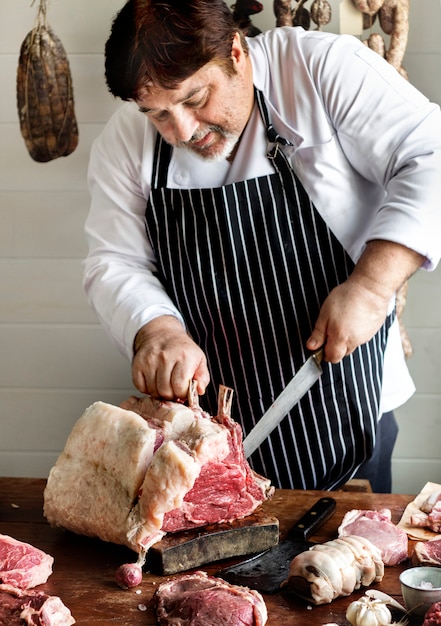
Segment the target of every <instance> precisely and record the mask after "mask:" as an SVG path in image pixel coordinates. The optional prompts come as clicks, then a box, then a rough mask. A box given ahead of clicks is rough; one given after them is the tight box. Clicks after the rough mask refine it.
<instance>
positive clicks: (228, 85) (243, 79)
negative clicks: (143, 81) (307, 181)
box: [136, 37, 254, 160]
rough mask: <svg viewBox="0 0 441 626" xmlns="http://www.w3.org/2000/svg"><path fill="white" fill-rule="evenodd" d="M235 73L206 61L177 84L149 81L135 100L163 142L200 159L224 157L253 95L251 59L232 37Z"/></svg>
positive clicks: (245, 118) (230, 149)
mask: <svg viewBox="0 0 441 626" xmlns="http://www.w3.org/2000/svg"><path fill="white" fill-rule="evenodd" d="M232 55H233V56H232V58H233V63H234V68H235V74H233V75H232V76H229V75H227V74H226V73H225V70H224V69H223V68H222V67H220V66H219V65H217V64H215V63H209V64H207V65H205V66H204V67H202V68H201V69H200V70H199V71H197V72H196V73H195V74H193V75H192V76H190V78H187V79H186V80H184V81H183V82H182V83H180V84H179V86H178V87H177V88H176V89H164V88H162V87H156V86H151V87H149V88H148V90H147V89H146V90H144V91H143V92H142V94H141V96H140V99H138V100H137V101H136V102H137V104H138V107H139V110H140V111H141V113H144V114H146V115H147V117H148V118H149V120H150V121H151V122H152V123H153V124H154V126H155V127H156V129H157V130H158V132H159V133H160V134H161V135H162V137H163V138H164V139H165V141H167V143H169V144H171V145H172V146H175V147H177V148H182V149H187V150H191V151H192V152H194V153H195V154H196V155H198V156H199V157H201V158H202V159H208V160H221V159H226V158H228V157H229V156H230V155H231V154H232V153H233V152H234V149H235V146H236V145H237V143H238V141H239V138H240V136H241V134H242V132H243V130H244V128H245V126H246V124H247V122H248V119H249V117H250V114H251V110H252V107H253V101H254V89H253V81H252V71H251V63H250V60H249V58H248V56H247V55H246V54H245V52H244V51H243V49H242V47H241V45H240V40H239V38H238V37H237V40H235V42H234V44H233V48H232Z"/></svg>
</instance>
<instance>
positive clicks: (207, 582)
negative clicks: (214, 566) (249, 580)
mask: <svg viewBox="0 0 441 626" xmlns="http://www.w3.org/2000/svg"><path fill="white" fill-rule="evenodd" d="M154 603H155V611H156V617H157V620H158V623H159V624H161V625H162V626H173V625H175V626H177V625H178V624H179V626H208V625H209V626H264V625H265V624H266V622H267V619H268V614H267V608H266V605H265V602H264V599H263V597H262V596H261V595H260V593H259V592H258V591H254V590H251V589H248V588H247V587H240V586H238V585H232V584H230V583H227V582H226V581H224V580H222V579H220V578H215V577H214V576H208V574H207V573H206V572H203V571H197V572H194V573H193V574H182V575H180V576H177V577H176V578H173V579H171V580H168V581H166V582H164V583H162V584H161V585H160V586H159V587H158V589H157V590H156V592H155V595H154Z"/></svg>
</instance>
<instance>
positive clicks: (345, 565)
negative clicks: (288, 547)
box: [282, 536, 384, 605]
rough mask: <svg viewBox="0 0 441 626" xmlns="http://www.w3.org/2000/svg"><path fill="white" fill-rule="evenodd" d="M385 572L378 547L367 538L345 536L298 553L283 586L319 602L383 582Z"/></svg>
mask: <svg viewBox="0 0 441 626" xmlns="http://www.w3.org/2000/svg"><path fill="white" fill-rule="evenodd" d="M383 575H384V564H383V561H382V559H381V554H380V551H379V550H378V548H377V547H376V546H374V545H373V544H372V543H371V542H370V541H369V540H367V539H365V538H363V537H356V536H344V537H339V538H338V539H335V540H332V541H327V542H326V543H323V544H316V545H314V546H312V547H311V548H310V549H309V550H306V551H305V552H301V553H300V554H298V555H297V556H295V557H294V559H293V560H292V562H291V565H290V568H289V575H288V578H287V580H286V581H285V582H284V583H282V586H283V588H284V589H286V590H289V591H293V592H294V593H295V594H297V595H299V596H301V597H302V598H305V599H306V600H308V601H309V602H313V603H314V604H317V605H318V604H327V603H329V602H332V600H335V598H338V597H340V596H349V595H350V594H351V593H352V592H353V591H354V590H356V589H359V588H360V587H361V586H362V585H363V586H364V587H367V586H368V585H370V584H372V583H373V582H380V581H381V580H382V579H383Z"/></svg>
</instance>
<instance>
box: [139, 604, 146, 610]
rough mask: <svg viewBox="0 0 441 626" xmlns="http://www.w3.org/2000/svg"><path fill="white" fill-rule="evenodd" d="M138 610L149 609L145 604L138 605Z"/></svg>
mask: <svg viewBox="0 0 441 626" xmlns="http://www.w3.org/2000/svg"><path fill="white" fill-rule="evenodd" d="M138 609H139V610H140V611H147V607H146V605H145V604H138Z"/></svg>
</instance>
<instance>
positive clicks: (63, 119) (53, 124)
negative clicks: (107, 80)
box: [17, 0, 78, 163]
mask: <svg viewBox="0 0 441 626" xmlns="http://www.w3.org/2000/svg"><path fill="white" fill-rule="evenodd" d="M17 107H18V115H19V120H20V130H21V134H22V136H23V139H24V140H25V144H26V148H27V149H28V152H29V154H30V156H31V157H32V158H33V159H34V161H38V162H41V163H44V162H47V161H51V160H53V159H57V158H58V157H61V156H68V155H69V154H71V153H72V152H73V151H74V150H75V148H76V147H77V144H78V126H77V122H76V118H75V111H74V97H73V87H72V78H71V74H70V68H69V61H68V59H67V55H66V52H65V50H64V48H63V45H62V43H61V41H60V39H59V38H58V37H57V36H56V35H55V33H54V32H53V30H52V28H51V27H50V26H49V24H48V22H47V16H46V0H40V5H39V9H38V15H37V21H36V25H35V27H34V28H33V29H32V30H31V31H30V32H29V33H28V34H27V36H26V38H25V40H24V41H23V43H22V45H21V49H20V57H19V62H18V69H17Z"/></svg>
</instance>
